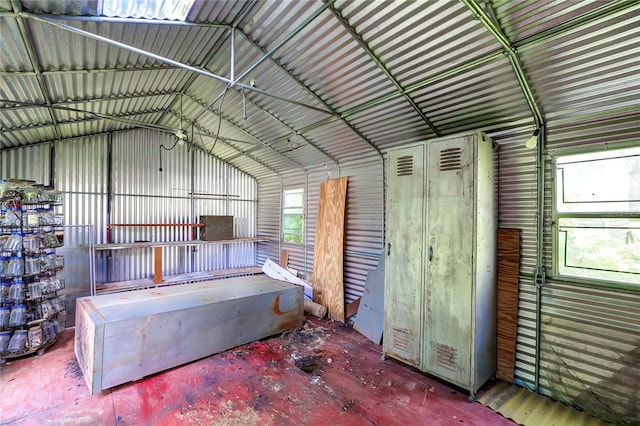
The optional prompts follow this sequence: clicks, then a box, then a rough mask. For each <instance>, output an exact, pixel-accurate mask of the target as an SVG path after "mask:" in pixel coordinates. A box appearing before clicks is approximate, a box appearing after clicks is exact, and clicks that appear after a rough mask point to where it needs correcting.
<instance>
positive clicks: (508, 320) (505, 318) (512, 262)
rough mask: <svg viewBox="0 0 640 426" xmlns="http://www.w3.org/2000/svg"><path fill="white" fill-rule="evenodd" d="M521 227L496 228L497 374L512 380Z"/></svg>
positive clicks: (514, 355)
mask: <svg viewBox="0 0 640 426" xmlns="http://www.w3.org/2000/svg"><path fill="white" fill-rule="evenodd" d="M521 232H522V231H521V230H520V229H498V312H497V357H498V358H497V370H496V377H497V378H499V379H502V380H504V381H507V382H510V383H513V377H514V371H515V361H516V336H517V331H518V327H517V325H518V275H519V273H520V235H521Z"/></svg>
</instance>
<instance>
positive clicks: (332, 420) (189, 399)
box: [0, 317, 513, 426]
mask: <svg viewBox="0 0 640 426" xmlns="http://www.w3.org/2000/svg"><path fill="white" fill-rule="evenodd" d="M73 339H74V330H72V329H71V330H67V331H65V332H64V333H63V334H62V336H61V339H60V341H59V343H58V344H57V345H56V346H55V347H53V348H52V349H51V351H48V352H47V353H45V354H44V355H42V356H41V357H39V358H38V360H37V363H35V361H34V358H26V359H21V360H16V361H13V362H11V363H10V364H7V365H4V366H2V367H0V398H1V401H2V410H0V424H9V423H11V424H13V423H17V424H45V423H49V424H61V423H69V424H91V425H95V424H101V425H118V426H125V425H163V426H164V425H224V426H235V425H238V426H240V425H242V426H253V425H278V426H279V425H296V426H298V425H327V424H332V425H333V424H336V425H358V426H359V425H402V426H410V425H425V424H427V425H447V426H449V425H458V426H460V425H461V424H465V425H492V426H493V425H513V423H512V422H511V421H509V420H507V419H505V418H504V417H502V416H500V415H499V414H496V413H494V412H493V411H491V410H490V409H488V408H486V407H483V406H482V405H480V404H476V403H473V404H471V403H468V402H467V394H466V393H464V392H461V391H459V390H457V389H455V388H452V387H450V386H448V385H446V384H444V383H442V382H440V381H437V380H435V379H433V378H431V377H428V376H426V375H424V374H422V373H420V372H417V371H415V370H413V369H411V368H409V367H407V366H405V365H402V364H399V363H397V362H395V361H392V360H384V359H382V353H381V351H380V346H377V345H375V344H373V343H371V342H370V341H368V340H367V339H366V338H365V337H364V336H362V335H360V334H359V333H357V332H355V331H354V330H353V329H352V328H351V327H349V326H347V325H345V324H343V323H339V322H333V321H328V320H319V319H316V318H311V317H308V318H307V319H306V320H305V323H304V325H303V326H302V327H299V328H298V329H295V330H291V331H288V332H285V333H282V334H280V335H277V336H273V337H271V338H267V339H264V340H261V341H257V342H252V343H249V344H247V345H242V346H239V347H236V348H234V349H231V350H229V351H226V352H223V353H220V354H217V355H213V356H210V357H207V358H204V359H201V360H199V361H196V362H192V363H189V364H186V365H182V366H179V367H176V368H173V369H170V370H168V371H165V372H162V373H158V374H154V375H152V376H149V377H145V378H144V379H141V380H138V381H135V382H131V383H126V384H123V385H120V386H116V387H114V388H112V389H109V390H107V391H103V392H101V393H99V394H97V395H90V393H89V391H88V389H87V386H86V384H85V382H84V378H83V377H82V374H81V373H80V369H79V367H78V365H77V361H76V359H75V355H74V353H73ZM34 389H37V392H34V391H33V390H34ZM61 390H63V392H61Z"/></svg>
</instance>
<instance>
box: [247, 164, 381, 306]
mask: <svg viewBox="0 0 640 426" xmlns="http://www.w3.org/2000/svg"><path fill="white" fill-rule="evenodd" d="M374 160H375V159H374ZM340 174H341V176H348V178H349V180H348V184H347V206H346V209H347V213H346V222H347V223H346V235H345V267H344V273H345V275H344V282H345V299H346V301H347V302H351V301H353V300H354V299H356V298H357V297H359V296H361V295H362V293H363V291H364V283H365V281H366V278H367V272H368V270H369V269H373V268H375V267H376V266H377V264H378V261H379V259H380V256H381V253H382V245H383V240H382V239H383V215H384V212H383V202H384V200H383V191H382V188H383V171H382V161H381V160H378V161H369V162H368V163H367V164H362V162H357V163H354V164H353V165H349V164H343V165H341V169H340ZM337 177H339V176H338V173H337V171H336V170H335V169H329V168H328V169H326V170H320V171H312V172H309V174H308V177H306V176H305V175H304V174H301V173H297V174H287V175H285V176H283V179H282V184H281V182H280V179H279V178H275V177H274V178H271V179H261V180H260V181H259V183H258V192H259V196H258V199H259V202H258V235H259V236H261V237H268V238H270V239H271V241H270V242H269V243H268V244H262V245H261V246H260V250H259V254H258V257H259V262H260V263H262V262H263V261H264V259H266V258H267V257H269V258H271V259H273V260H276V261H278V260H279V259H280V251H279V250H280V249H282V250H287V251H288V252H289V267H291V268H294V269H296V270H298V271H299V272H301V273H306V272H312V270H313V250H314V244H315V231H316V218H317V215H318V200H319V196H320V184H321V183H322V182H324V181H326V180H327V179H335V178H337ZM295 188H304V190H305V224H304V226H305V240H304V241H305V245H302V244H291V243H282V244H281V245H280V246H279V245H278V242H279V241H280V233H281V229H280V215H281V211H282V207H281V206H282V200H281V195H282V191H283V190H288V189H295Z"/></svg>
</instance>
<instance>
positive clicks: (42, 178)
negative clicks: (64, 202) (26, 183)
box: [0, 144, 51, 185]
mask: <svg viewBox="0 0 640 426" xmlns="http://www.w3.org/2000/svg"><path fill="white" fill-rule="evenodd" d="M49 161H50V144H43V145H37V146H33V147H28V148H20V149H10V150H6V151H0V179H9V178H14V179H25V180H33V181H35V182H36V183H40V184H43V185H49V184H50V183H51V182H49V169H50V167H49Z"/></svg>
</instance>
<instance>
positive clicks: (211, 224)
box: [200, 216, 233, 241]
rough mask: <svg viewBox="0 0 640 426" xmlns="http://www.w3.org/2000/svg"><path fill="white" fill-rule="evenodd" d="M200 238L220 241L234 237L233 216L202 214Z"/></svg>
mask: <svg viewBox="0 0 640 426" xmlns="http://www.w3.org/2000/svg"><path fill="white" fill-rule="evenodd" d="M200 223H202V225H203V226H202V227H201V228H200V240H202V241H220V240H231V239H233V216H200Z"/></svg>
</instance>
